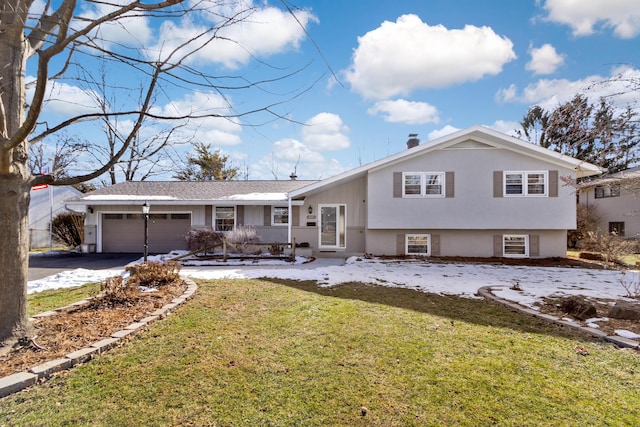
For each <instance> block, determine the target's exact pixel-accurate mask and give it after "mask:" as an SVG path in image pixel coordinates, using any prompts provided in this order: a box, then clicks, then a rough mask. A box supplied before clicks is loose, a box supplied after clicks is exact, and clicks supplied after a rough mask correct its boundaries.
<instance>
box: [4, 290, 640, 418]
mask: <svg viewBox="0 0 640 427" xmlns="http://www.w3.org/2000/svg"><path fill="white" fill-rule="evenodd" d="M577 345H580V346H584V347H586V348H587V349H588V350H589V352H590V354H589V355H588V356H581V355H578V354H577V353H576V351H575V347H576V346H577ZM639 379H640V355H639V354H638V353H636V352H633V351H621V350H616V349H615V348H614V347H613V346H612V345H610V344H605V343H601V342H596V341H591V340H589V339H587V338H585V337H583V336H580V335H576V334H575V333H574V332H572V331H570V330H566V329H562V328H560V327H557V326H553V325H550V324H547V323H544V322H542V321H540V320H536V319H534V318H531V317H527V316H523V315H520V314H519V313H514V312H511V311H509V310H507V309H505V308H503V307H501V306H497V305H495V304H492V303H490V302H487V301H484V300H470V299H462V298H457V297H444V296H437V295H431V294H425V293H420V292H416V291H412V290H403V289H393V288H385V287H377V286H365V285H362V284H348V285H343V286H339V287H335V288H318V287H317V286H316V285H315V284H313V283H297V282H288V281H284V280H281V281H279V280H268V281H267V280H219V281H211V282H200V288H199V291H198V294H197V295H196V297H195V298H194V299H193V300H191V301H189V302H188V303H187V304H186V305H185V306H183V307H181V308H179V309H178V310H177V311H176V313H175V314H173V315H171V316H169V317H168V318H166V319H164V320H162V321H161V322H159V323H156V324H155V325H153V326H152V327H151V329H150V330H148V331H147V332H145V333H144V334H143V335H141V336H140V337H137V338H134V339H133V340H132V341H130V342H129V343H127V344H126V345H125V346H124V347H122V348H118V349H114V350H112V351H110V352H109V353H107V354H105V355H103V356H101V357H99V358H98V359H97V360H94V361H92V362H91V363H88V364H86V365H83V366H80V367H77V368H74V369H73V370H72V371H71V372H69V373H68V374H63V375H59V376H56V377H55V378H53V379H52V380H50V381H49V382H46V383H44V384H42V385H40V386H37V387H34V388H32V389H31V390H28V391H25V392H21V393H17V394H15V395H12V396H9V397H7V398H4V399H1V400H0V425H7V426H8V425H30V426H31V425H36V426H37V425H47V426H60V425H96V426H121V425H145V426H148V425H149V426H166V425H214V426H215V425H219V426H260V425H269V426H372V425H373V426H375V425H379V426H452V425H462V426H478V425H506V426H539V425H554V426H555V425H560V426H562V425H567V426H575V425H639V424H640V412H639V411H640V409H639V405H638V403H639V402H640V388H639V387H638V382H639ZM363 406H364V407H366V408H367V410H368V411H367V414H366V415H365V416H362V415H361V407H363Z"/></svg>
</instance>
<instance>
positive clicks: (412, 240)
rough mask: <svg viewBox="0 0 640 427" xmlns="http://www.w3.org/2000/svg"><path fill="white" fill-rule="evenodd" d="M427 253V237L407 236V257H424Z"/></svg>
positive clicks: (424, 235)
mask: <svg viewBox="0 0 640 427" xmlns="http://www.w3.org/2000/svg"><path fill="white" fill-rule="evenodd" d="M428 253H429V236H428V235H426V234H423V235H409V236H407V255H418V254H420V255H424V254H428Z"/></svg>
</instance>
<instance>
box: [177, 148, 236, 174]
mask: <svg viewBox="0 0 640 427" xmlns="http://www.w3.org/2000/svg"><path fill="white" fill-rule="evenodd" d="M194 149H195V155H194V154H189V155H188V156H187V161H186V164H185V167H184V169H183V170H180V171H178V172H177V173H176V174H175V175H174V176H173V177H174V178H175V179H178V180H180V181H231V180H233V179H235V178H237V177H238V175H239V174H240V171H239V169H238V168H237V167H236V166H233V165H231V164H229V163H230V162H229V156H228V155H223V154H220V149H216V150H215V151H211V145H210V144H204V143H202V142H196V143H195V144H194Z"/></svg>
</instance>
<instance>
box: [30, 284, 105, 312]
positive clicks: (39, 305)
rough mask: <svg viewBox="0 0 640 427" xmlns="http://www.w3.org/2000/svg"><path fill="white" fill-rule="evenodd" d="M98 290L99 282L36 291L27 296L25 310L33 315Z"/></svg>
mask: <svg viewBox="0 0 640 427" xmlns="http://www.w3.org/2000/svg"><path fill="white" fill-rule="evenodd" d="M98 292H100V283H88V284H86V285H83V286H76V287H73V288H63V289H52V290H48V291H42V292H36V293H33V294H29V295H28V297H27V307H28V308H27V311H28V313H29V316H33V315H35V314H38V313H42V312H45V311H49V310H54V309H56V308H60V307H64V306H66V305H68V304H71V303H74V302H76V301H80V300H81V299H83V298H87V297H91V296H94V295H96V294H97V293H98Z"/></svg>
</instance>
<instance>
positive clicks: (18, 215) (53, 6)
mask: <svg viewBox="0 0 640 427" xmlns="http://www.w3.org/2000/svg"><path fill="white" fill-rule="evenodd" d="M282 3H283V4H284V5H285V6H286V9H287V12H285V13H289V14H293V15H295V16H294V20H295V22H296V23H295V24H294V25H298V26H299V27H300V29H301V31H300V33H301V34H304V33H305V32H306V30H305V28H304V25H305V24H304V22H308V19H310V18H308V16H307V17H306V18H307V20H305V19H302V16H301V14H302V13H303V12H302V11H300V10H299V9H296V10H295V11H293V10H290V9H289V8H288V6H287V5H286V2H284V1H282ZM253 12H255V8H254V7H253V5H252V3H251V2H246V1H240V0H238V1H228V0H224V1H223V0H197V1H187V0H145V1H139V0H116V1H110V2H103V1H97V0H58V1H55V2H36V1H35V0H2V1H1V2H0V201H1V202H0V230H1V231H0V233H2V244H1V245H0V268H1V269H2V272H3V274H2V278H0V345H1V344H2V343H5V344H6V343H8V342H11V341H13V340H16V339H19V338H23V337H24V338H26V337H29V336H30V335H31V333H32V331H31V328H30V324H29V321H28V316H27V298H26V293H27V273H28V251H29V244H28V243H29V242H28V236H29V233H28V209H29V193H30V189H31V187H32V186H34V185H37V184H50V185H74V184H79V183H82V182H85V181H88V180H92V179H94V178H97V177H99V176H101V175H102V174H103V173H105V172H108V171H109V170H110V169H111V168H112V167H113V166H114V165H116V164H118V162H120V161H121V160H122V158H123V156H124V155H125V154H126V153H129V152H130V150H131V149H132V147H135V142H134V141H135V140H136V138H137V137H138V135H140V129H141V128H142V125H143V123H144V122H145V120H146V119H148V118H152V119H154V120H165V121H170V120H183V121H187V120H193V119H205V118H222V119H226V120H233V121H238V120H239V119H240V118H241V117H244V116H246V115H248V114H254V113H257V112H261V111H262V112H265V113H266V114H271V115H272V116H278V115H277V114H276V113H274V111H273V109H272V108H271V107H273V106H274V105H276V104H278V103H280V102H283V101H285V100H283V99H280V100H276V101H274V102H273V103H272V104H271V105H269V106H262V107H260V108H259V106H255V105H252V106H248V107H247V111H246V112H242V111H237V110H233V109H232V108H229V109H226V110H222V109H218V110H215V111H214V110H213V109H211V110H206V111H203V110H202V109H200V110H197V109H195V110H192V111H190V112H187V113H184V112H180V111H178V110H175V109H174V110H171V111H172V112H171V113H167V111H168V110H163V109H161V108H154V105H153V99H154V97H155V96H156V95H157V93H158V92H161V93H163V94H168V93H170V92H172V90H175V91H178V90H184V89H185V88H188V87H190V88H193V89H198V90H199V91H209V92H210V93H215V94H218V95H220V94H222V93H224V92H226V91H230V90H234V89H237V90H249V89H250V88H256V87H257V88H260V86H261V85H262V84H263V83H264V84H267V83H268V84H273V83H274V82H275V81H276V80H278V79H283V78H286V77H287V75H285V74H283V75H282V76H273V75H271V76H268V77H267V75H266V74H263V77H262V78H263V79H264V80H263V81H247V76H244V75H243V76H241V78H235V79H234V76H233V75H231V76H230V75H229V73H225V75H224V76H216V75H211V74H209V73H207V72H205V71H204V70H202V69H198V68H195V67H194V65H193V64H194V62H191V61H190V59H191V58H193V57H195V56H198V54H200V53H201V52H202V51H203V50H204V49H210V48H211V46H212V45H214V44H215V43H214V42H215V41H221V43H224V44H225V46H227V47H228V46H231V45H233V46H236V45H237V46H239V49H241V50H243V51H244V52H245V53H246V52H250V51H251V50H250V49H249V48H248V47H247V46H243V45H242V43H241V42H240V41H237V40H233V39H232V38H230V37H229V34H232V33H230V32H229V31H226V30H228V29H229V28H230V27H233V26H235V25H248V24H255V22H254V21H252V20H250V17H251V14H252V13H253ZM196 14H197V15H196ZM190 17H192V18H193V19H191V20H189V18H190ZM185 19H187V20H188V21H189V22H190V26H189V28H190V33H189V34H190V35H189V36H187V37H185V36H184V34H185V33H184V32H179V31H178V32H177V31H174V32H173V33H171V38H170V39H167V40H154V42H157V46H158V47H157V48H156V49H155V50H152V49H148V48H147V47H146V46H143V43H139V42H138V41H139V39H137V38H136V30H138V29H139V27H140V26H144V27H145V29H149V30H150V31H157V30H158V28H164V27H166V26H171V25H174V26H175V25H176V23H178V22H182V21H183V20H185ZM150 22H156V24H152V25H148V24H149V23H150ZM142 23H144V25H142ZM138 24H141V25H138ZM161 26H163V27H161ZM114 31H119V32H120V33H119V35H120V38H114V39H110V38H109V37H110V36H111V35H112V34H113V33H114ZM125 33H126V34H127V36H126V37H125V36H124V34H125ZM137 42H138V43H137ZM136 43H137V44H136ZM207 55H211V52H208V53H207ZM202 56H206V55H202ZM91 61H95V62H105V63H107V64H108V67H110V68H111V69H113V71H109V72H108V73H107V75H108V76H109V77H111V78H112V83H110V85H111V86H110V87H112V88H116V87H118V86H123V85H125V84H126V83H127V82H134V83H135V84H136V85H141V86H142V88H143V89H142V92H141V93H142V96H140V97H135V98H134V99H135V101H133V100H132V101H131V102H130V103H129V104H127V105H125V106H119V107H118V109H117V110H116V109H114V108H115V106H113V105H111V106H110V107H109V108H104V109H102V110H101V109H100V108H93V109H88V110H87V109H85V110H83V111H82V112H77V111H78V110H74V111H72V112H67V115H66V116H65V117H64V118H63V119H61V121H60V122H57V123H51V122H44V120H43V118H42V117H41V115H42V114H43V106H44V105H45V104H46V103H47V101H48V100H49V99H50V89H51V85H52V81H60V82H62V84H64V82H65V80H64V79H66V81H69V80H70V79H75V82H76V83H77V81H78V80H80V79H81V78H82V70H83V69H85V67H86V64H88V63H89V62H91ZM195 62H197V61H195ZM273 70H274V71H273V72H276V70H277V68H274V69H273ZM286 72H287V73H288V74H289V75H291V74H293V73H292V72H291V71H286ZM28 76H34V77H33V80H32V79H31V77H29V78H28ZM28 85H29V87H28ZM76 87H77V86H76ZM28 89H29V91H28ZM304 89H305V88H301V89H300V91H302V90H304ZM173 93H175V92H173ZM28 95H29V96H28ZM288 96H290V97H291V98H293V97H295V96H296V94H293V95H291V93H290V94H289V95H288ZM168 97H169V96H168ZM72 98H73V99H64V100H62V101H65V102H67V105H73V106H74V107H79V106H82V105H81V104H83V102H81V101H80V100H79V99H75V98H74V97H72ZM132 98H133V97H132ZM138 99H139V101H138ZM58 101H60V100H58ZM93 107H97V106H95V105H94V106H93ZM104 118H110V119H115V118H121V119H123V120H124V119H126V120H127V132H123V131H122V129H118V132H119V133H118V137H117V144H116V145H115V146H114V149H113V151H112V152H110V155H109V156H108V157H107V158H106V159H105V161H104V162H103V163H102V164H100V165H98V166H97V167H94V168H92V169H89V168H87V169H85V170H82V171H81V172H79V173H78V174H77V175H73V176H59V175H55V174H52V173H48V174H46V175H36V174H33V171H32V170H30V168H29V152H30V150H29V146H30V144H31V143H34V142H38V141H42V140H48V139H49V138H50V137H51V136H53V135H55V134H56V133H57V132H60V131H62V130H63V129H67V128H70V127H72V126H76V125H80V126H81V125H82V124H83V123H87V122H88V121H92V120H100V119H104ZM49 121H51V118H49ZM134 153H137V154H139V153H140V150H134Z"/></svg>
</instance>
